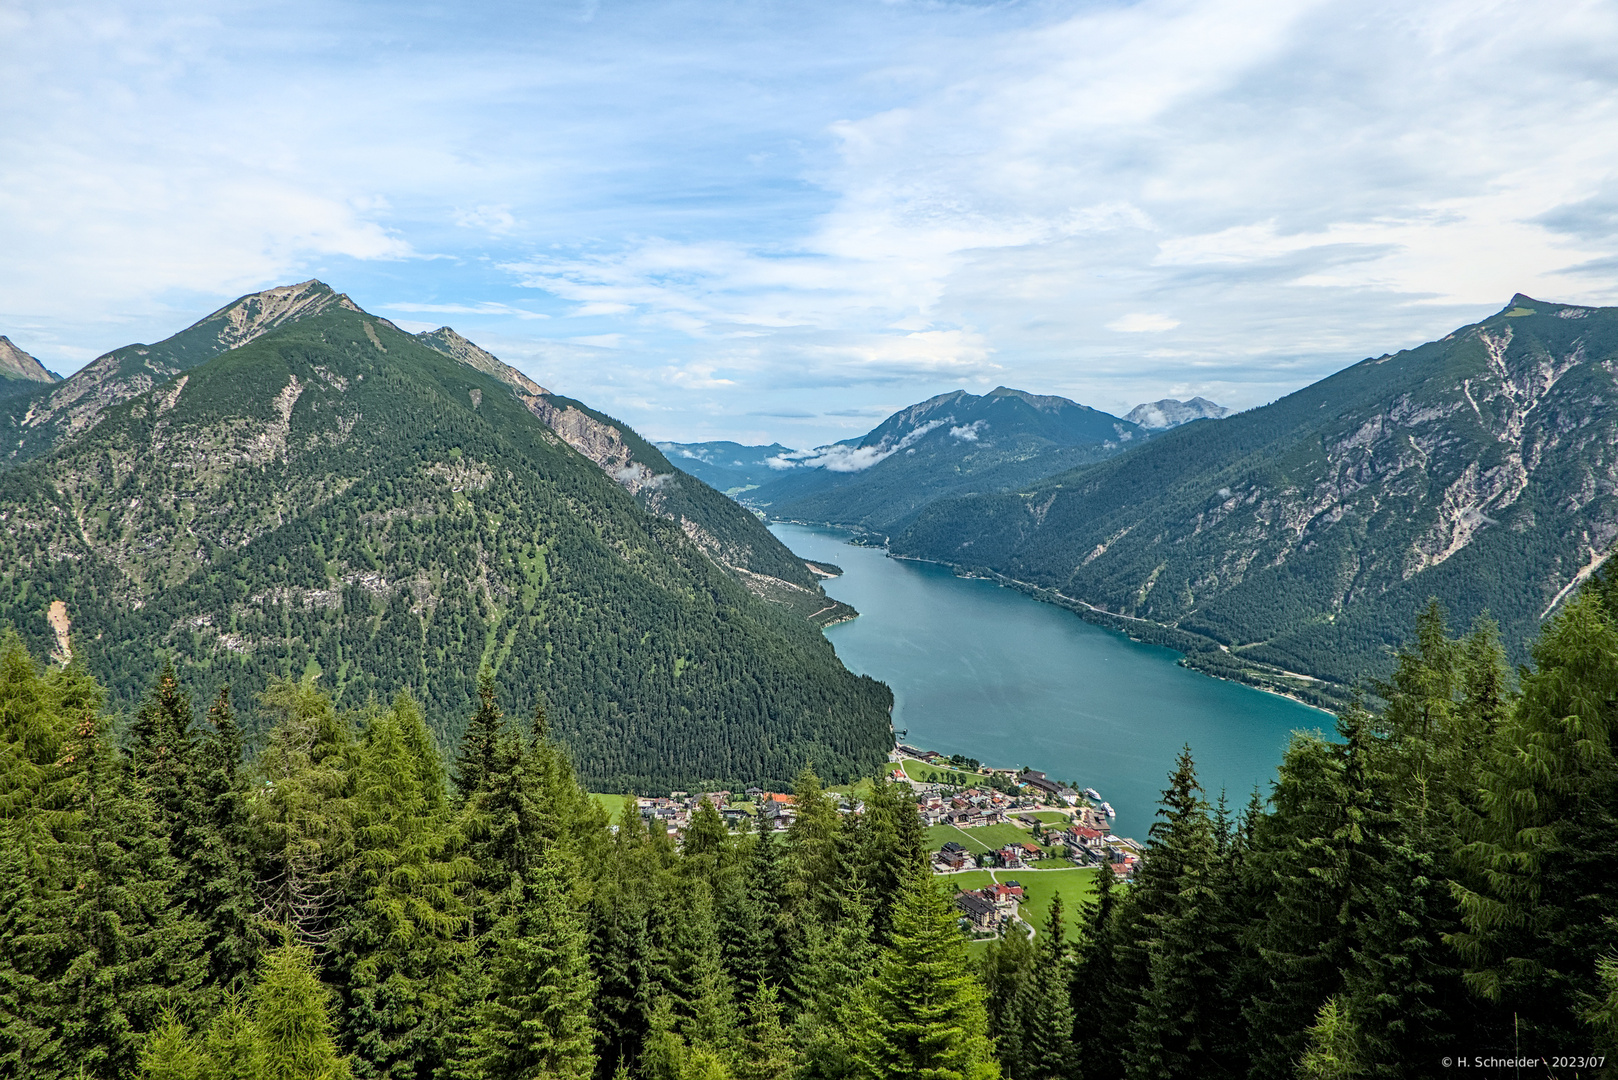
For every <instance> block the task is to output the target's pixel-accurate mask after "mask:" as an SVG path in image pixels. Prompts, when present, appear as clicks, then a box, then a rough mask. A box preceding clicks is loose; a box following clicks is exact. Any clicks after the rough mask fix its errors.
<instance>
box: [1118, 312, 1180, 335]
mask: <svg viewBox="0 0 1618 1080" xmlns="http://www.w3.org/2000/svg"><path fill="white" fill-rule="evenodd" d="M1179 325H1180V320H1179V319H1176V318H1174V317H1173V316H1171V315H1148V314H1146V313H1144V312H1139V311H1137V312H1132V313H1131V314H1128V315H1120V316H1119V317H1118V318H1116V319H1114V320H1112V322H1110V323H1108V324H1107V329H1108V330H1115V331H1117V332H1118V333H1120V334H1161V333H1163V332H1164V331H1166V330H1173V329H1174V328H1175V327H1176V326H1179Z"/></svg>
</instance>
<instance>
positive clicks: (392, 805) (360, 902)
mask: <svg viewBox="0 0 1618 1080" xmlns="http://www.w3.org/2000/svg"><path fill="white" fill-rule="evenodd" d="M430 747H431V741H430V738H428V737H427V735H426V728H425V724H424V721H423V718H422V715H421V710H420V709H419V708H418V707H417V706H416V704H415V702H414V701H413V700H411V699H410V698H409V697H408V696H406V695H403V694H401V695H400V696H399V697H398V698H397V699H396V700H395V701H394V703H393V705H392V707H391V708H388V709H385V710H383V709H378V710H376V711H375V712H374V713H373V714H372V715H371V717H370V718H369V721H368V723H367V724H366V728H365V737H364V742H363V744H362V746H361V748H360V752H359V754H358V757H357V759H356V762H355V765H354V769H353V791H354V795H353V803H352V813H353V827H354V847H355V850H354V856H353V868H352V870H351V871H349V873H348V874H346V875H345V876H346V877H347V878H348V880H349V881H350V882H351V883H352V884H351V900H350V903H349V905H348V907H347V909H346V911H345V918H344V928H343V931H342V933H341V934H340V935H339V936H338V937H337V938H336V939H335V941H334V949H333V957H332V963H333V965H334V966H335V967H336V968H337V970H338V971H340V973H341V977H342V981H343V984H344V995H343V1013H342V1021H341V1024H340V1026H339V1030H340V1031H341V1033H342V1042H343V1044H344V1045H345V1046H346V1047H347V1048H349V1049H350V1050H351V1051H352V1053H353V1056H354V1064H355V1071H356V1072H357V1073H358V1074H359V1075H361V1076H375V1077H388V1078H396V1077H397V1078H402V1077H411V1076H418V1075H425V1074H427V1073H430V1072H431V1071H432V1070H434V1069H437V1068H439V1067H441V1066H442V1065H443V1063H444V1062H445V1061H446V1060H447V1050H446V1047H445V1045H444V1038H445V1034H446V1025H447V1022H448V1010H449V1006H450V1004H451V1003H452V1001H453V1000H454V998H453V988H454V980H455V977H456V975H457V973H458V971H459V968H460V966H461V963H462V960H463V958H464V954H465V952H466V950H467V948H468V945H467V934H466V925H467V919H468V915H467V912H466V910H465V907H464V905H463V902H462V898H461V895H460V894H461V891H462V889H463V887H464V883H465V882H466V880H467V879H468V878H470V877H471V876H472V866H471V861H470V860H469V859H467V858H466V857H465V856H462V855H457V854H456V853H455V852H454V850H453V842H452V837H451V835H450V831H449V829H448V824H449V821H448V807H447V805H446V802H445V799H444V797H443V792H444V777H443V769H442V767H441V766H440V765H439V763H438V760H437V758H436V755H435V754H433V752H432V751H431V749H430Z"/></svg>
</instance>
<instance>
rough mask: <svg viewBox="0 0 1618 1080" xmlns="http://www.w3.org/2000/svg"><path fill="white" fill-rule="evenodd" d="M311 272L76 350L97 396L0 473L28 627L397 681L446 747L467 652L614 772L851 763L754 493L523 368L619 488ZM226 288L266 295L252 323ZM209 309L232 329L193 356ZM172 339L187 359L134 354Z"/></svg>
mask: <svg viewBox="0 0 1618 1080" xmlns="http://www.w3.org/2000/svg"><path fill="white" fill-rule="evenodd" d="M315 285H318V286H319V289H310V290H305V291H306V292H318V293H319V297H317V298H316V299H317V302H316V303H305V304H304V305H302V306H301V307H298V308H297V309H296V310H295V311H292V309H293V307H294V305H293V304H291V303H278V304H275V305H266V304H253V305H249V306H248V307H249V310H248V311H247V312H246V313H245V315H244V316H243V317H238V318H226V319H224V320H221V321H219V322H216V323H210V322H209V320H210V319H214V318H215V316H209V317H208V318H206V319H204V320H201V321H199V323H197V324H193V326H192V327H189V328H187V331H196V332H194V333H191V334H190V336H189V337H186V338H183V339H182V340H180V341H179V342H177V343H174V344H173V345H172V348H171V350H154V348H153V347H150V346H140V347H129V348H127V349H125V350H115V351H114V353H113V354H108V355H109V356H118V357H119V360H120V362H122V361H124V360H129V361H130V369H129V370H124V371H122V374H123V375H125V376H130V375H132V376H134V378H126V379H125V380H124V381H122V382H120V381H119V375H120V370H117V369H115V370H113V371H112V372H111V373H110V374H109V373H108V372H107V371H105V370H103V371H102V372H98V373H93V374H99V375H100V376H101V378H100V379H99V381H98V382H97V385H103V386H105V385H108V384H109V383H110V384H111V386H112V392H111V393H109V394H108V395H107V397H108V398H111V397H113V396H122V398H123V400H120V401H106V402H104V403H103V407H102V408H100V409H98V410H97V413H96V415H95V416H94V417H92V418H89V419H88V420H87V421H86V423H85V424H84V426H83V428H82V429H80V430H72V431H68V430H66V429H65V428H58V429H57V431H56V434H57V435H58V438H57V439H56V441H55V442H54V444H53V445H51V446H49V447H48V448H46V449H44V450H43V451H42V452H40V453H38V454H37V455H35V456H34V457H32V458H31V459H29V460H26V461H22V462H18V463H16V464H14V465H12V466H11V467H10V468H8V469H7V470H5V471H3V472H0V502H3V503H4V505H5V506H6V507H7V512H6V514H5V516H4V519H3V520H0V623H11V624H12V625H13V626H15V627H16V628H17V629H18V630H19V631H20V632H21V633H22V634H23V636H24V638H25V640H26V641H27V642H28V644H29V645H30V647H31V648H32V649H33V650H35V652H36V654H37V655H46V653H47V652H49V651H51V650H52V649H56V648H58V647H59V646H60V645H61V641H60V639H59V638H58V637H57V634H56V630H55V629H53V628H52V624H51V623H50V622H48V621H47V619H46V615H47V614H50V615H57V614H60V615H62V616H65V617H66V618H70V619H71V623H72V638H71V642H72V648H73V651H74V653H75V654H76V655H78V656H80V657H83V658H84V662H86V663H88V664H89V665H90V666H91V668H92V670H94V671H95V672H96V674H97V675H98V676H99V677H101V678H102V679H103V680H104V682H105V684H106V685H107V686H108V687H109V689H110V690H111V691H112V693H113V694H114V697H115V699H116V700H119V701H133V700H137V699H138V698H139V696H140V694H141V693H143V692H144V689H145V687H144V686H143V685H140V684H139V683H138V682H136V681H134V680H135V679H136V678H137V675H136V672H138V671H140V669H142V668H144V667H145V665H146V662H148V661H149V660H150V657H151V656H152V654H153V652H154V651H156V652H157V653H158V654H159V655H164V656H168V657H170V658H172V659H174V660H175V661H176V663H177V664H179V665H180V667H181V669H182V671H183V672H184V673H186V675H187V678H188V679H191V680H192V681H193V682H194V683H195V685H197V686H199V687H201V688H202V690H203V692H207V693H212V692H213V691H214V690H216V689H217V688H218V686H219V685H221V684H222V683H223V682H227V681H228V682H230V683H231V684H232V686H233V687H234V688H235V690H236V691H237V693H238V694H239V695H241V697H240V698H239V699H240V700H243V701H244V702H245V701H250V700H251V695H252V692H253V691H254V690H255V689H256V688H257V687H260V686H262V685H263V684H264V681H265V680H266V679H267V678H269V677H270V676H271V675H272V674H282V675H292V676H294V677H296V676H298V675H305V676H312V677H320V678H322V679H323V680H329V684H328V685H329V688H330V689H332V690H334V691H335V693H336V695H337V696H338V698H339V700H340V701H344V702H347V703H349V704H351V705H352V704H361V703H363V701H364V700H365V698H366V697H367V696H369V695H373V694H375V695H379V696H383V697H386V696H388V695H391V694H392V693H394V692H396V691H397V690H400V689H408V690H410V691H411V692H413V693H415V694H416V695H417V697H418V698H419V699H421V700H423V701H424V702H425V703H426V704H427V706H428V709H429V713H430V715H431V716H432V717H433V718H434V721H435V730H436V731H437V733H438V735H439V737H440V738H441V739H443V740H444V741H445V743H446V745H447V744H451V743H453V741H454V740H455V739H456V738H457V737H458V735H459V730H458V725H459V724H460V723H461V722H463V721H464V717H465V715H466V714H467V713H468V712H469V707H470V703H471V701H472V698H473V691H474V689H475V687H474V685H473V683H474V681H475V677H476V673H477V671H478V670H479V668H480V667H489V668H491V669H495V670H498V671H499V672H500V673H501V676H502V684H503V685H505V686H510V687H511V688H512V692H513V694H514V695H515V700H514V701H513V702H512V703H511V704H512V705H514V706H516V707H517V708H518V709H522V710H526V709H528V708H531V707H533V706H534V705H535V704H538V703H545V704H547V706H548V707H549V708H550V710H551V713H552V718H553V722H554V723H555V725H556V729H557V731H558V733H559V734H560V735H561V737H563V738H564V740H565V741H567V742H568V743H569V745H570V746H571V747H572V748H573V749H574V752H575V753H576V754H577V755H578V756H579V758H580V762H581V770H582V771H583V772H584V773H585V774H586V775H589V776H591V777H592V778H593V780H594V781H595V782H597V783H600V784H606V785H609V786H613V787H617V788H619V789H625V788H636V789H638V790H641V791H651V790H658V789H666V788H668V787H671V786H674V787H678V786H695V785H699V784H706V783H720V782H723V783H726V784H735V783H747V782H755V781H757V780H760V779H769V780H772V781H774V782H786V781H787V780H789V779H790V778H791V776H792V775H794V774H795V773H796V771H797V770H798V769H799V768H800V767H801V766H802V762H803V760H805V759H807V758H813V759H814V760H815V761H816V764H817V767H822V766H823V767H824V769H825V771H827V772H832V773H837V774H839V775H844V776H853V775H855V774H857V773H860V772H864V771H865V770H867V769H869V768H873V767H874V766H875V764H876V763H877V762H879V761H880V759H881V757H882V755H883V754H884V753H885V748H886V745H887V742H888V740H889V738H890V735H889V732H888V724H887V710H888V708H889V706H890V705H891V695H890V694H888V692H887V690H886V688H885V687H882V686H881V684H878V683H874V682H872V681H871V680H869V679H864V678H861V677H856V676H853V675H851V674H850V673H849V672H847V671H846V669H844V668H843V667H842V665H841V664H840V663H839V662H838V661H837V659H836V655H835V653H834V651H833V650H832V649H831V646H830V644H829V643H827V642H826V641H825V639H824V638H823V636H822V635H821V634H820V633H819V629H818V626H817V625H816V624H812V623H811V622H809V621H807V620H806V618H805V616H806V615H807V614H810V611H808V610H806V609H808V608H810V607H811V603H812V606H813V607H814V608H825V607H828V606H830V604H829V601H827V600H826V598H825V597H824V594H823V593H821V591H820V589H819V586H818V582H816V580H815V579H814V577H813V575H812V574H810V573H809V571H808V569H807V567H805V566H804V565H803V564H802V562H801V560H797V559H795V557H793V556H792V555H791V553H790V552H787V551H786V549H785V548H784V547H783V546H781V545H780V543H779V541H777V540H776V539H775V538H774V537H773V536H771V535H770V534H769V533H768V531H767V530H765V529H764V528H763V527H762V525H760V524H759V522H758V521H757V519H756V518H754V517H753V516H752V515H751V514H749V513H747V511H745V510H743V509H742V508H740V507H738V506H736V505H735V504H733V503H731V502H730V501H729V500H726V499H725V498H724V497H723V496H721V495H719V494H718V493H717V492H713V491H712V490H711V489H708V488H706V486H705V485H702V484H701V483H700V482H698V481H696V480H695V479H694V478H690V477H685V476H684V475H683V474H678V473H676V471H675V470H674V469H673V468H672V466H669V465H668V464H667V462H666V460H665V459H663V458H662V457H661V454H659V453H658V452H657V451H656V450H655V449H652V448H650V447H649V445H648V444H645V443H644V440H640V439H639V437H638V436H637V435H635V434H634V433H633V432H632V431H631V430H630V429H628V428H627V427H622V426H618V425H615V424H614V423H612V422H610V418H606V417H603V416H601V414H597V413H594V412H593V410H588V407H587V406H583V405H582V404H579V403H575V402H571V401H569V400H567V399H560V398H557V397H555V396H554V395H549V394H543V395H537V396H538V397H539V402H538V404H539V405H540V406H541V410H540V411H544V410H547V409H548V410H551V411H553V412H554V413H555V414H556V415H557V416H561V417H568V416H572V417H573V418H574V420H573V422H572V423H573V425H574V427H575V428H576V429H577V430H576V431H572V433H573V434H575V435H577V434H578V431H584V432H586V433H594V434H596V435H599V434H601V433H602V432H603V431H606V430H610V431H611V432H613V433H614V434H615V437H616V439H617V445H619V446H620V447H622V448H623V449H625V450H627V457H626V458H623V459H622V460H621V461H618V463H617V470H616V471H617V472H618V473H624V472H626V471H627V472H630V473H633V474H634V475H635V476H636V477H639V478H640V479H641V481H642V483H641V485H640V487H639V489H638V490H631V489H632V488H633V487H634V486H635V485H633V484H626V483H625V477H624V476H622V475H614V474H613V471H612V469H611V468H610V466H612V465H613V462H614V460H615V459H611V458H609V459H607V460H605V461H602V460H595V459H592V458H591V457H589V456H588V455H586V454H583V453H581V452H580V451H579V450H577V449H575V447H574V446H573V445H572V443H571V442H570V441H569V439H568V438H566V437H564V435H563V434H559V433H558V432H557V431H555V430H553V429H552V428H551V427H550V426H549V425H548V424H547V423H546V422H545V419H544V417H542V416H541V415H539V414H538V413H537V412H536V411H535V407H534V403H533V402H530V401H525V400H524V393H523V389H524V382H525V380H524V379H523V378H514V377H512V376H511V375H510V374H508V373H505V372H503V371H501V370H499V369H495V370H490V368H491V366H492V365H493V364H498V361H494V360H493V358H492V357H490V361H489V362H480V363H477V364H469V363H467V362H465V361H464V360H463V359H461V358H457V357H455V356H453V355H450V354H449V353H448V352H446V351H445V349H446V348H455V347H458V346H457V343H456V342H455V341H453V340H447V339H446V337H445V336H444V335H442V334H440V335H439V337H438V338H437V339H435V340H434V341H431V342H429V341H424V340H422V338H421V337H419V336H417V335H412V334H407V333H405V332H404V331H402V330H400V329H398V328H397V327H396V326H394V325H393V324H392V323H390V322H388V321H387V320H384V319H379V318H377V317H375V316H371V315H369V314H368V313H365V312H363V311H362V310H360V309H359V308H358V307H357V305H353V304H352V302H351V301H348V302H346V303H345V302H343V301H344V300H346V298H341V296H340V294H336V293H335V292H332V291H331V290H330V289H329V287H326V286H323V285H319V283H315ZM244 299H247V298H244ZM272 299H287V298H285V297H282V298H272ZM290 299H296V297H292V298H290ZM304 299H306V300H308V299H310V297H309V296H305V297H304ZM231 307H232V306H231V305H227V307H226V308H223V309H220V310H221V312H228V311H229V310H230V309H231ZM316 307H318V309H319V310H314V311H312V310H311V309H312V308H316ZM255 312H257V313H258V314H260V315H262V316H263V319H262V320H261V321H265V320H268V319H278V321H277V323H276V325H274V326H269V327H265V328H264V329H263V330H262V332H257V333H254V332H253V331H254V330H255V329H256V328H255V327H254V326H253V325H252V318H251V317H252V316H253V315H254V314H255ZM288 312H291V314H293V315H295V317H282V318H278V316H279V315H285V314H287V313H288ZM218 314H219V313H215V315H218ZM199 327H201V328H202V329H201V330H198V328H199ZM187 331H182V332H181V333H182V335H184V334H186V333H187ZM225 331H228V332H229V333H231V334H234V335H237V336H238V337H240V338H245V340H244V341H243V343H241V344H237V345H235V346H233V347H230V348H227V349H224V350H223V351H218V352H215V353H214V354H213V355H212V356H208V357H205V358H203V357H201V354H202V353H204V352H206V351H209V350H211V349H212V348H213V347H214V346H216V345H218V344H219V343H220V338H221V336H222V332H225ZM435 333H437V332H435ZM248 334H251V337H248V336H247V335H248ZM180 336H181V335H176V337H180ZM429 336H430V335H429ZM457 337H458V335H457ZM166 340H169V339H166ZM460 340H461V341H464V339H460ZM160 344H161V343H160ZM466 344H467V346H470V347H473V348H475V346H471V345H470V343H469V342H468V343H466ZM142 349H144V350H145V351H144V352H142V351H140V350H142ZM479 351H480V352H481V350H479ZM119 354H122V355H119ZM174 354H178V356H179V360H187V359H195V360H196V361H197V362H195V363H192V364H190V365H189V366H187V367H185V368H183V369H181V370H178V371H176V372H174V373H172V374H170V376H169V377H168V378H167V379H166V380H159V379H158V376H159V375H160V374H162V372H161V371H160V370H159V368H166V367H175V368H178V367H179V363H178V362H177V361H176V359H175V355H174ZM483 355H484V356H489V354H486V353H484V354H483ZM131 358H132V359H131ZM474 359H476V357H474ZM147 361H151V363H148V362H147ZM112 366H113V365H110V364H109V365H104V368H111V367H112ZM143 379H144V380H149V384H145V385H144V388H141V387H142V385H143V384H142V382H141V380H143ZM527 382H528V384H529V385H532V386H535V387H537V384H532V383H531V380H529V381H527ZM541 389H542V388H541ZM137 391H138V392H137ZM527 396H529V397H535V396H536V395H527ZM553 419H555V418H554V417H553ZM558 426H561V427H563V428H564V429H568V427H569V425H568V424H566V423H561V422H558ZM630 466H634V468H630ZM660 476H661V477H666V478H667V479H665V480H662V481H658V479H657V478H658V477H660ZM657 499H661V502H656V500H657ZM654 504H655V505H654ZM710 512H711V513H710ZM694 531H701V532H702V533H705V534H706V535H705V536H702V537H697V538H693V536H692V533H693V532H694ZM704 543H706V547H705V546H704ZM716 556H717V557H716ZM771 571H774V572H773V573H772V572H771ZM795 577H796V578H800V579H804V580H806V583H805V584H799V583H798V582H797V581H796V580H794V578H795ZM783 594H790V595H783ZM58 605H61V610H60V612H58ZM47 608H48V609H50V610H49V611H48V612H47V610H46V609H47ZM56 625H57V626H58V627H65V623H64V622H63V621H62V619H60V618H59V619H58V620H57V622H56ZM64 633H65V630H64ZM145 677H146V675H145V674H144V673H142V674H140V675H138V678H139V679H140V680H144V679H145Z"/></svg>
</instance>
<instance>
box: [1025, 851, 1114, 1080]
mask: <svg viewBox="0 0 1618 1080" xmlns="http://www.w3.org/2000/svg"><path fill="white" fill-rule="evenodd" d="M1095 888H1096V891H1095V895H1094V897H1092V898H1091V899H1090V900H1089V901H1088V902H1087V903H1086V905H1085V908H1084V918H1085V933H1084V936H1083V939H1082V941H1081V944H1080V946H1079V952H1078V957H1077V963H1076V965H1075V969H1074V974H1073V982H1072V987H1071V991H1070V993H1069V1000H1070V1001H1071V1002H1072V1003H1073V1011H1074V1014H1075V1015H1078V1014H1080V1013H1081V1012H1082V1013H1083V1014H1084V1015H1085V1017H1086V1022H1085V1023H1082V1024H1075V1027H1074V1044H1075V1053H1076V1055H1077V1057H1078V1059H1079V1061H1080V1072H1081V1074H1082V1075H1083V1077H1084V1080H1116V1078H1118V1077H1121V1076H1122V1075H1123V1059H1122V1057H1121V1056H1120V1050H1121V1047H1120V1046H1119V1043H1118V1036H1119V1033H1120V1032H1123V1031H1126V1030H1127V1026H1128V1024H1129V1021H1130V1020H1131V1019H1132V1018H1133V1014H1132V1012H1131V1011H1130V1002H1129V999H1128V997H1126V996H1125V994H1124V992H1123V990H1124V988H1123V986H1122V984H1121V981H1120V975H1119V966H1118V951H1119V944H1120V942H1119V937H1120V935H1121V934H1122V932H1123V931H1122V919H1121V917H1120V915H1119V909H1120V907H1121V905H1123V904H1124V903H1126V901H1127V899H1128V897H1127V894H1126V893H1124V891H1123V889H1122V887H1121V886H1119V885H1118V883H1117V879H1116V878H1114V877H1113V873H1112V870H1111V868H1109V867H1107V866H1102V867H1101V868H1100V869H1099V870H1097V871H1096V883H1095ZM997 1030H998V1029H997Z"/></svg>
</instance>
